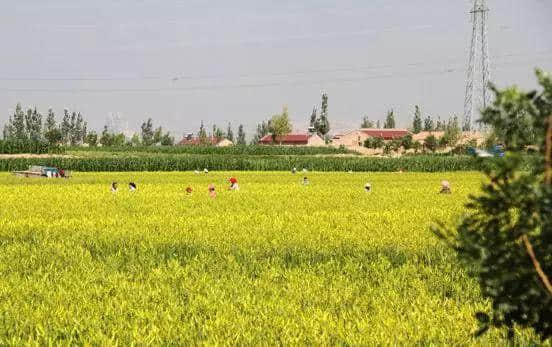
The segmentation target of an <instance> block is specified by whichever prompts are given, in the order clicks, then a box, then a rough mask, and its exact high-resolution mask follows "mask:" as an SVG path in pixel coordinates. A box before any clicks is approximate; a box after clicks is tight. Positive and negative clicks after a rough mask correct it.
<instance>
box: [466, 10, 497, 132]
mask: <svg viewBox="0 0 552 347" xmlns="http://www.w3.org/2000/svg"><path fill="white" fill-rule="evenodd" d="M488 12H489V8H488V7H487V4H486V0H473V7H472V10H471V11H470V14H471V20H472V37H471V44H470V55H469V58H468V72H467V79H466V97H465V99H464V124H463V126H462V128H463V130H471V126H472V124H471V123H472V119H473V113H474V109H476V108H477V109H479V108H481V107H482V108H485V107H487V105H489V104H490V102H491V91H490V90H489V82H490V80H491V71H490V68H489V65H490V62H489V46H488V39H487V16H488ZM478 65H479V68H477V66H478Z"/></svg>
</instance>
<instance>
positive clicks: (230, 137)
mask: <svg viewBox="0 0 552 347" xmlns="http://www.w3.org/2000/svg"><path fill="white" fill-rule="evenodd" d="M226 138H227V139H228V140H230V141H232V142H234V131H233V130H232V124H231V123H228V128H227V129H226Z"/></svg>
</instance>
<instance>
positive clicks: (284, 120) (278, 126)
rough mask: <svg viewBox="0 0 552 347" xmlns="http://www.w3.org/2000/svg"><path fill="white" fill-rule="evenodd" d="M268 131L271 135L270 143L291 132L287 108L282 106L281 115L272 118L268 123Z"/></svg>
mask: <svg viewBox="0 0 552 347" xmlns="http://www.w3.org/2000/svg"><path fill="white" fill-rule="evenodd" d="M268 130H269V132H270V134H271V135H272V141H273V142H275V141H276V139H277V138H278V137H281V136H285V135H287V134H289V133H290V132H291V123H290V121H289V114H288V109H287V106H284V107H283V109H282V113H281V114H277V115H274V116H272V118H271V119H270V121H269V122H268Z"/></svg>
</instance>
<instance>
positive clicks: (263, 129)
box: [251, 121, 270, 145]
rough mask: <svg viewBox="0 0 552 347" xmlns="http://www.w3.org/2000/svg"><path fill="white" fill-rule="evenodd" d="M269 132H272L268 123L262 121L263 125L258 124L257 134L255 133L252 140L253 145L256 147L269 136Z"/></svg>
mask: <svg viewBox="0 0 552 347" xmlns="http://www.w3.org/2000/svg"><path fill="white" fill-rule="evenodd" d="M269 132H270V130H269V124H268V122H265V121H262V122H261V123H259V124H257V132H256V133H255V136H254V137H253V139H252V140H251V144H252V145H256V144H257V143H259V141H260V140H261V139H262V138H263V137H265V136H266V135H268V134H269Z"/></svg>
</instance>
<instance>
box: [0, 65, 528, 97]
mask: <svg viewBox="0 0 552 347" xmlns="http://www.w3.org/2000/svg"><path fill="white" fill-rule="evenodd" d="M531 62H534V60H532V61H531ZM531 62H518V63H517V64H516V63H508V64H503V66H500V64H497V65H496V66H497V67H512V66H516V65H519V66H522V65H527V64H529V63H531ZM460 72H463V71H462V70H461V67H459V66H458V67H452V66H451V67H448V68H440V69H436V70H430V71H417V72H416V73H401V74H397V73H392V72H391V73H382V74H379V75H370V76H362V77H356V78H333V79H326V80H315V81H284V82H260V83H241V84H233V85H232V84H230V85H196V86H189V87H170V88H168V87H160V88H101V89H100V88H49V89H48V88H0V91H3V92H17V93H24V92H28V93H156V92H187V91H211V90H227V89H247V88H266V87H279V86H286V85H291V86H299V85H323V84H330V83H351V82H362V81H367V80H373V79H387V78H404V77H412V76H419V75H424V76H428V75H444V74H450V73H460Z"/></svg>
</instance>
